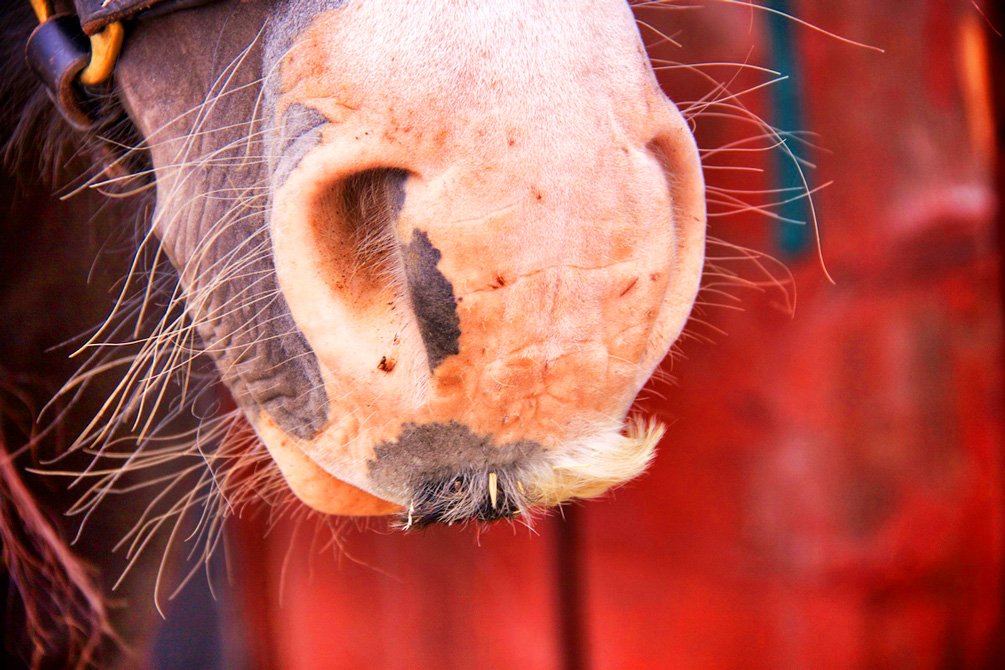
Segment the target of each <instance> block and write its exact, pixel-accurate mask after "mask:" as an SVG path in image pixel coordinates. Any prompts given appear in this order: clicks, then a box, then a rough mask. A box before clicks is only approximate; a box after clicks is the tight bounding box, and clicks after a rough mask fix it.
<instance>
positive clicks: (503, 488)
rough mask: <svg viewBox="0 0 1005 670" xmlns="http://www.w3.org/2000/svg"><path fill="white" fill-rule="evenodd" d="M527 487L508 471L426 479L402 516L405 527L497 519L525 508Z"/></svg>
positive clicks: (509, 515)
mask: <svg viewBox="0 0 1005 670" xmlns="http://www.w3.org/2000/svg"><path fill="white" fill-rule="evenodd" d="M526 508H527V502H526V499H525V496H524V488H523V485H522V484H520V482H519V481H518V480H517V479H516V478H515V477H513V476H512V475H511V473H509V472H505V471H499V472H474V471H469V472H462V473H460V474H456V475H452V476H448V477H437V478H429V479H425V480H423V482H422V483H421V484H419V485H418V486H417V487H416V488H415V493H414V495H413V497H412V502H411V504H410V505H409V507H408V511H407V512H406V513H405V516H404V519H403V526H404V528H405V529H406V530H408V529H411V528H424V527H426V526H429V525H432V524H436V523H443V524H447V525H450V524H454V523H463V522H465V521H498V520H500V519H509V518H512V517H514V516H516V515H518V514H520V513H521V512H522V511H524V510H525V509H526Z"/></svg>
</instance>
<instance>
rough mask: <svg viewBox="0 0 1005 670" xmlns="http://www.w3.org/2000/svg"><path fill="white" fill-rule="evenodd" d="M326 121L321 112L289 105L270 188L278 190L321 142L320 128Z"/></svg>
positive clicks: (284, 116) (301, 106)
mask: <svg viewBox="0 0 1005 670" xmlns="http://www.w3.org/2000/svg"><path fill="white" fill-rule="evenodd" d="M326 123H328V119H326V118H325V117H324V115H323V114H321V112H319V111H317V110H314V109H310V108H308V107H304V106H303V105H300V104H293V105H290V106H289V108H288V109H287V110H286V113H285V114H284V115H283V122H282V130H281V133H280V137H279V144H280V145H281V146H282V152H281V153H280V158H279V161H278V162H277V163H276V167H275V170H274V172H273V174H272V188H273V189H274V190H278V189H279V188H280V187H281V186H282V185H283V184H285V183H286V180H287V179H288V178H289V176H290V173H291V172H293V169H294V168H295V167H297V166H298V165H300V161H301V160H303V158H304V156H306V155H307V152H309V151H310V150H311V149H313V148H314V147H316V146H317V145H318V144H319V143H320V142H321V128H322V127H323V126H324V125H325V124H326Z"/></svg>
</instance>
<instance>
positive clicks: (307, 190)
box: [0, 0, 706, 667]
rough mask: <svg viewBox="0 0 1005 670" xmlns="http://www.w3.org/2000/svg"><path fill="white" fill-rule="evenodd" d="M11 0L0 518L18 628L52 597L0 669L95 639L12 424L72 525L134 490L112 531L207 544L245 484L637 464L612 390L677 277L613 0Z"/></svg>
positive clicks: (671, 132) (655, 325)
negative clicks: (19, 651) (56, 477)
mask: <svg viewBox="0 0 1005 670" xmlns="http://www.w3.org/2000/svg"><path fill="white" fill-rule="evenodd" d="M31 5H33V6H34V8H35V10H36V11H35V14H34V15H33V14H32V12H31V11H30V10H29V4H28V3H21V2H17V3H11V8H10V12H9V14H8V16H6V17H5V18H4V21H5V23H6V25H5V26H4V34H5V36H6V37H7V39H6V40H5V48H6V49H7V50H8V53H6V54H5V55H4V62H5V63H7V64H8V65H9V67H10V68H11V72H10V74H9V75H8V76H7V78H6V81H5V82H4V83H3V86H4V97H5V99H6V100H8V101H9V105H8V108H7V109H6V111H5V114H4V118H3V121H2V123H3V126H4V129H5V133H6V138H5V144H4V150H5V159H6V164H7V166H8V167H7V173H8V179H7V180H6V183H7V184H10V186H9V187H8V188H7V192H6V193H5V201H6V202H7V204H8V207H9V211H11V214H10V215H9V216H8V217H7V219H6V220H5V222H4V225H5V235H6V236H7V239H8V240H10V241H16V243H12V244H9V245H8V248H7V249H6V250H5V251H4V257H5V263H4V274H5V275H6V277H7V278H8V279H10V280H11V283H10V286H9V287H8V289H5V291H4V310H3V311H4V314H5V315H6V317H7V319H8V323H9V324H12V327H10V328H8V329H7V331H8V332H7V333H6V334H5V338H4V342H3V352H4V353H3V358H2V359H0V364H2V365H3V371H4V375H3V378H2V381H3V387H4V389H5V395H4V396H3V397H4V399H5V401H4V404H3V414H4V415H6V416H7V417H8V419H9V421H10V424H9V426H8V427H6V428H5V430H4V434H3V437H4V443H5V447H6V449H7V451H8V452H10V453H11V454H13V456H11V457H10V458H5V460H4V470H3V473H4V483H5V488H6V489H7V490H8V491H10V493H9V494H8V498H9V499H10V500H11V501H13V503H12V504H10V505H6V503H5V505H6V506H5V507H4V516H3V517H2V518H0V521H2V525H3V526H4V527H5V531H4V536H3V546H4V552H5V554H4V557H5V561H4V562H5V565H6V569H7V571H8V573H9V574H10V575H12V576H13V577H15V578H23V579H16V580H15V581H16V582H17V583H18V584H19V586H18V587H16V588H19V589H20V590H21V596H22V601H21V602H22V603H23V604H22V605H21V607H22V608H23V615H24V618H25V620H27V621H28V622H29V624H34V627H35V628H36V629H37V631H44V630H45V629H46V628H47V626H46V625H44V624H43V622H44V620H45V619H46V618H54V619H57V620H60V621H63V622H64V623H65V630H64V631H63V633H62V637H60V633H58V632H57V633H54V634H53V635H52V636H49V635H48V634H45V633H42V632H39V633H38V634H37V636H36V638H35V639H34V641H33V642H32V646H31V653H30V654H29V656H30V662H31V664H32V665H34V666H36V667H38V666H41V665H43V664H44V663H43V662H45V663H49V662H51V660H52V658H54V654H55V655H58V653H59V652H58V651H56V650H57V649H58V648H62V650H63V652H62V653H64V654H65V657H66V658H68V659H75V662H76V664H78V665H80V666H81V667H86V666H88V665H89V664H92V663H95V662H97V661H96V660H95V659H97V658H99V657H100V655H101V654H102V653H104V652H103V649H104V648H105V646H106V645H107V641H108V640H110V639H112V638H114V635H113V634H112V632H111V630H112V628H111V626H110V624H109V623H108V620H107V614H106V611H105V608H104V605H103V604H102V601H103V597H102V595H101V588H100V587H98V586H96V585H95V583H94V579H93V576H91V575H90V574H89V573H88V571H87V569H86V568H84V567H82V565H81V564H79V562H78V561H77V559H75V558H74V556H73V555H72V554H70V553H69V552H68V550H67V549H66V547H65V545H64V543H63V540H61V539H60V538H59V537H58V534H57V533H55V532H54V531H53V528H52V523H51V522H50V521H47V520H46V517H45V514H44V513H43V512H42V511H41V510H40V509H39V508H38V507H37V506H36V503H35V502H34V500H33V496H37V495H40V494H45V495H52V494H53V492H52V491H48V492H45V491H34V492H32V491H30V490H29V489H28V488H26V486H25V485H24V483H23V482H22V481H21V479H20V477H19V475H18V473H17V472H16V471H15V469H14V465H13V463H14V458H15V457H22V456H24V455H25V454H26V453H27V452H28V451H32V450H41V451H42V452H45V449H46V447H45V446H44V445H45V444H47V442H57V443H59V445H60V446H59V447H58V448H52V449H51V451H50V452H45V453H48V455H49V456H51V457H52V458H53V459H55V460H53V461H51V462H49V461H47V462H46V465H45V466H44V468H45V469H47V470H49V471H50V472H51V473H53V474H62V475H66V476H70V477H72V478H73V480H74V482H76V483H81V482H83V483H84V484H83V485H85V486H86V487H87V488H86V492H85V493H84V495H83V496H82V497H79V498H77V499H76V500H75V502H73V503H72V504H71V505H70V510H71V512H76V513H78V514H81V515H83V516H84V518H85V520H88V521H89V522H90V520H91V519H92V513H93V512H94V511H95V510H96V509H97V508H98V507H99V506H101V505H102V504H104V506H105V507H108V506H109V499H110V498H114V497H115V496H118V495H122V494H125V493H128V492H131V491H136V490H142V491H145V492H146V496H147V497H146V498H145V499H144V503H143V504H144V505H145V507H142V509H143V510H145V511H143V512H142V513H141V515H140V519H139V521H137V522H135V525H134V526H133V529H132V530H131V531H130V532H129V533H128V534H127V535H126V537H125V538H124V541H125V543H126V544H127V545H128V546H129V547H130V550H129V553H130V555H131V556H132V555H134V554H138V553H141V552H142V550H143V549H144V547H146V546H147V544H148V543H149V542H150V541H151V538H152V537H153V536H154V535H155V534H156V533H157V532H158V531H160V530H161V529H162V528H164V527H165V523H166V522H167V521H169V520H174V521H176V522H177V521H179V520H180V519H183V518H184V517H185V515H186V514H187V513H190V512H191V511H192V510H200V509H201V510H203V512H202V513H201V517H200V518H199V519H198V521H197V522H195V528H196V530H195V531H193V532H196V533H199V534H201V535H202V536H204V537H205V538H206V545H205V546H206V551H207V553H208V552H211V551H212V548H213V547H214V546H215V545H216V543H217V542H218V541H219V536H220V532H219V531H220V526H219V517H220V516H222V515H224V514H222V513H220V510H222V509H224V508H227V509H230V510H233V509H234V508H239V507H241V506H242V505H245V504H250V503H251V502H252V501H265V502H267V503H269V504H271V505H275V506H283V505H286V506H291V505H298V506H300V505H306V506H307V507H308V508H310V509H313V510H315V511H317V512H319V513H321V514H323V515H334V516H356V517H368V516H383V515H390V516H392V517H394V518H396V519H397V520H398V525H399V526H401V527H402V528H405V529H409V528H419V527H423V526H426V525H429V524H453V523H465V522H468V521H477V522H492V521H497V520H504V519H514V518H516V519H522V520H526V521H527V522H529V521H530V519H532V518H533V516H534V515H535V514H536V513H537V512H538V511H539V510H542V509H546V508H551V507H555V506H557V505H560V504H562V503H564V502H566V501H568V500H572V499H579V498H592V497H596V496H599V495H601V494H603V493H604V492H606V491H608V490H610V489H611V488H612V487H614V486H617V485H619V484H622V483H624V482H626V481H628V480H630V479H632V478H634V477H635V476H637V475H638V474H639V473H641V472H642V471H643V470H644V469H645V468H646V466H647V464H648V463H649V462H650V460H651V458H652V456H653V450H654V447H655V445H656V443H657V442H658V441H659V440H660V438H661V437H662V435H663V428H662V426H661V425H659V424H658V423H657V422H655V421H653V420H648V419H646V418H644V417H640V416H638V415H634V414H630V412H629V410H630V408H631V407H632V403H633V401H634V400H635V398H636V396H637V394H638V393H639V391H640V389H641V388H642V387H643V385H644V384H645V383H646V381H647V380H648V379H649V378H650V376H651V375H652V374H653V373H654V371H655V370H656V368H657V366H658V365H659V364H660V362H661V361H663V360H664V358H665V357H666V356H667V354H668V352H669V351H670V348H671V346H672V345H673V343H674V342H675V341H676V340H677V338H678V337H679V336H680V334H681V332H682V330H683V328H684V326H685V323H686V322H687V319H688V317H689V314H690V312H691V309H692V306H693V304H694V302H695V297H696V295H697V292H698V289H699V282H700V278H701V275H702V267H703V260H704V249H705V227H706V205H705V184H704V179H703V175H702V169H701V161H700V158H699V153H698V150H697V147H696V144H695V140H694V137H693V134H692V132H691V129H690V127H689V125H688V122H687V120H686V119H685V118H684V116H683V115H682V114H681V112H680V111H679V109H678V108H677V107H676V106H675V105H674V103H673V102H672V101H671V100H670V99H669V98H668V97H667V96H666V95H665V94H664V92H663V91H662V90H661V89H660V87H659V85H658V83H657V81H656V77H655V75H654V72H653V68H652V65H651V63H650V61H649V58H648V56H647V54H646V49H645V47H644V45H643V43H642V40H641V37H640V34H639V28H638V25H637V23H636V21H635V18H634V16H633V14H632V9H631V7H630V6H629V5H628V4H626V3H624V2H621V1H618V0H603V1H602V2H590V3H571V4H569V3H552V2H546V1H544V0H527V1H526V2H520V3H493V2H470V3H456V2H450V1H448V0H436V1H435V2H430V3H423V4H422V5H421V7H420V6H419V5H418V4H417V3H397V2H388V1H385V0H367V1H365V2H362V1H342V0H305V1H298V2H291V1H288V0H261V1H260V2H237V1H236V0H218V1H215V2H150V1H149V0H147V1H143V2H135V1H133V2H131V1H129V0H114V1H112V2H98V1H97V0H78V1H76V2H73V3H70V2H63V1H57V2H54V3H46V2H33V3H31ZM54 40H55V43H56V45H57V46H56V47H53V46H52V43H53V41H54ZM26 44H27V45H28V54H29V60H31V61H32V63H31V64H32V67H34V69H35V71H36V72H35V73H36V74H37V75H38V76H39V77H40V78H41V79H42V80H43V82H44V83H46V84H48V90H46V87H45V86H43V85H42V83H39V81H37V80H36V79H35V78H34V77H33V75H32V73H31V72H30V71H29V68H28V67H27V66H26V65H25V64H24V61H23V58H22V55H21V51H22V49H24V45H26ZM67 54H69V55H67ZM60 59H62V60H60ZM54 63H55V65H53V64H54ZM57 112H59V113H60V114H57ZM39 138H43V143H42V146H39ZM18 182H19V183H18ZM53 193H56V194H57V195H58V196H61V198H57V197H54V196H53V195H52V194H53ZM40 213H41V215H40ZM60 218H62V219H64V220H65V221H66V222H67V223H72V225H64V226H60V225H59V223H60ZM85 238H86V239H89V240H90V245H91V246H98V247H100V249H99V254H98V255H99V256H101V262H102V264H103V267H104V268H105V269H103V270H98V271H95V270H94V269H93V268H91V267H90V262H91V257H92V256H93V255H94V254H93V253H92V254H90V255H88V254H81V253H80V251H81V248H82V246H84V245H83V244H82V242H81V240H82V239H85ZM109 240H113V241H112V242H110V241H109ZM43 249H44V250H45V251H42V250H43ZM23 250H31V251H32V253H31V254H30V255H29V256H30V257H31V258H35V259H38V258H42V257H43V256H42V255H41V254H46V253H47V254H49V255H50V256H49V257H50V258H51V259H52V260H53V262H54V263H56V265H57V267H51V266H46V265H45V264H43V263H42V262H40V261H37V260H36V261H32V262H26V261H25V259H26V257H27V256H26V255H25V254H24V253H22V252H23ZM106 272H107V274H104V273H106ZM74 274H75V275H76V277H77V278H78V280H80V279H81V278H89V279H90V280H91V281H92V283H94V284H96V285H97V286H103V287H104V288H105V289H106V290H107V291H111V292H112V295H113V296H114V300H113V301H112V304H111V305H109V304H107V303H106V302H104V301H101V300H97V301H95V300H94V298H93V297H84V295H83V294H82V293H81V290H80V288H79V285H76V286H75V287H70V288H64V287H65V285H66V283H67V282H66V278H65V276H66V275H74ZM116 277H124V279H121V280H118V279H116ZM63 291H67V292H65V293H64V292H63ZM17 296H21V297H22V298H19V299H18V300H15V297H17ZM24 296H34V297H33V298H24ZM19 300H20V301H19ZM32 300H34V302H32ZM41 311H48V312H50V317H51V318H49V319H47V320H41V321H40V322H39V323H40V325H39V326H38V327H39V328H40V332H26V331H25V330H24V329H22V328H21V326H24V327H25V328H26V329H30V328H32V327H35V326H34V322H29V320H28V319H27V316H28V314H29V313H32V312H36V313H37V312H41ZM95 323H97V324H99V325H97V326H96V327H94V328H90V326H91V325H93V324H95ZM61 342H69V344H68V345H65V346H64V349H65V348H66V346H69V348H70V352H69V354H70V355H69V356H67V355H65V354H64V355H62V356H58V357H56V358H57V359H58V360H55V361H54V360H53V357H51V356H43V355H42V353H41V351H39V343H44V345H41V346H45V347H51V346H53V345H56V344H59V343H61ZM43 361H44V362H43ZM25 371H30V372H31V373H32V374H27V375H26V374H25ZM36 375H37V376H38V377H40V378H46V379H52V378H55V379H57V380H59V384H58V386H57V388H56V389H46V390H44V391H41V392H39V393H34V391H36V390H37V387H44V386H45V385H44V384H39V385H36V384H35V381H36V380H35V376H36ZM25 389H31V391H32V392H31V393H29V392H28V391H26V390H25ZM46 394H51V395H52V398H51V399H49V398H48V397H47V395H46ZM43 405H44V407H43ZM36 414H42V416H46V415H47V416H49V417H50V419H49V421H47V422H46V421H43V422H41V423H39V424H35V423H33V421H34V417H35V415H36ZM18 419H23V420H21V421H19V420H18ZM43 460H44V459H43ZM177 463H183V464H184V467H183V468H182V469H181V470H180V471H171V472H169V473H168V474H164V472H165V470H164V468H166V467H168V466H170V465H171V464H177ZM137 477H139V480H138V481H139V483H136V482H137V479H136V478H137ZM158 487H163V489H164V490H160V489H159V488H158ZM171 496H176V497H177V498H178V499H177V500H176V499H174V498H172V497H171ZM57 497H58V496H57ZM158 505H164V506H165V507H164V508H163V509H161V508H159V507H158ZM57 506H58V505H57ZM206 510H210V511H206ZM197 516H198V515H197ZM99 517H100V515H97V514H94V515H93V518H94V519H95V521H94V522H95V523H100V522H99V521H96V520H97V519H98V518H99ZM168 527H170V526H168ZM181 527H183V525H179V524H178V523H175V525H174V526H173V530H171V533H172V535H173V534H174V533H177V532H180V531H179V528H181ZM85 553H86V552H85ZM35 564H42V565H46V566H49V569H48V571H43V573H42V576H41V577H39V576H37V575H36V576H32V575H31V572H32V568H31V566H32V565H35ZM130 565H132V563H130ZM158 574H159V573H158ZM31 583H34V586H31V585H30V584H31ZM46 590H54V591H56V592H58V593H60V594H61V595H60V596H59V597H58V598H56V599H55V600H62V601H63V602H64V605H61V606H58V607H56V609H55V610H52V609H47V608H50V607H53V606H52V605H48V604H42V605H40V604H39V602H38V601H37V600H34V599H33V598H34V596H37V595H38V594H39V593H41V592H44V591H46ZM54 611H55V612H56V614H53V612H54Z"/></svg>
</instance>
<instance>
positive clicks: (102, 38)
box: [25, 0, 210, 130]
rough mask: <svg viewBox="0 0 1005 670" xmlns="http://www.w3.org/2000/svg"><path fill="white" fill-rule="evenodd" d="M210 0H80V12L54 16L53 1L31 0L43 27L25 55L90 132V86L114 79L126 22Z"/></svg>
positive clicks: (66, 113) (61, 105) (71, 117)
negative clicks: (113, 74)
mask: <svg viewBox="0 0 1005 670" xmlns="http://www.w3.org/2000/svg"><path fill="white" fill-rule="evenodd" d="M209 1H210V0H74V1H73V4H74V8H75V9H76V14H54V13H53V11H52V5H51V4H50V2H49V0H30V2H31V6H32V8H33V9H34V10H35V15H36V16H37V17H38V20H39V25H38V27H37V28H35V30H34V32H32V34H31V36H30V37H29V38H28V43H27V45H26V47H25V57H26V58H27V60H28V65H29V66H30V67H31V69H32V71H33V72H34V73H35V74H36V75H37V76H38V78H39V79H40V80H41V81H42V83H43V84H45V87H46V89H47V90H48V92H49V96H50V97H51V98H52V101H53V102H54V103H55V104H56V108H57V109H58V110H59V112H60V114H62V116H63V118H65V119H66V120H67V121H68V122H69V123H70V125H72V126H73V127H74V128H77V129H78V130H88V129H89V128H91V127H92V126H93V125H94V119H93V117H92V116H91V114H90V113H89V112H88V107H89V104H88V103H89V97H88V94H89V90H88V89H89V88H93V87H96V86H100V85H102V84H104V83H105V82H107V81H108V79H109V78H110V77H111V75H112V72H113V71H114V69H115V62H116V60H117V59H118V57H119V51H120V50H121V48H122V42H123V39H124V38H125V28H124V27H123V23H122V22H123V21H126V20H131V19H137V18H150V17H153V16H157V15H160V14H164V13H168V12H174V11H178V10H181V9H187V8H189V7H193V6H196V5H201V4H205V3H206V2H209Z"/></svg>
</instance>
